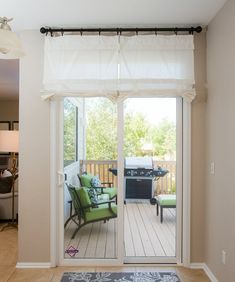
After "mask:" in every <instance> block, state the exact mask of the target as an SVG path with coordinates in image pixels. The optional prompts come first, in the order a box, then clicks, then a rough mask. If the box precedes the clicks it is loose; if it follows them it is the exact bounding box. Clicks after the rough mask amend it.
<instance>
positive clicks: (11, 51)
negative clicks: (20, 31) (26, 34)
mask: <svg viewBox="0 0 235 282" xmlns="http://www.w3.org/2000/svg"><path fill="white" fill-rule="evenodd" d="M12 20H13V19H12V18H11V19H8V18H6V17H3V18H1V17H0V24H1V25H0V59H19V58H20V57H22V56H23V55H24V52H23V50H22V47H21V43H20V40H19V38H18V36H17V35H16V34H15V33H14V32H13V31H11V27H10V26H9V24H8V22H10V21H12Z"/></svg>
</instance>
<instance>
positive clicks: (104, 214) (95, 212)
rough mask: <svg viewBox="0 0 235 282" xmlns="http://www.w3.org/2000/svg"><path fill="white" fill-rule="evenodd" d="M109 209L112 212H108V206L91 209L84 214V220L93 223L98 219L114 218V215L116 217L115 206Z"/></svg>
mask: <svg viewBox="0 0 235 282" xmlns="http://www.w3.org/2000/svg"><path fill="white" fill-rule="evenodd" d="M111 207H112V211H113V212H111V211H110V210H109V208H108V204H104V205H102V206H99V208H91V209H90V211H89V212H86V220H87V221H93V220H98V219H105V218H110V217H115V215H117V206H116V205H115V204H112V206H111Z"/></svg>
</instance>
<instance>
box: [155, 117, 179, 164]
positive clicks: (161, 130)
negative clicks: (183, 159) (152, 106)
mask: <svg viewBox="0 0 235 282" xmlns="http://www.w3.org/2000/svg"><path fill="white" fill-rule="evenodd" d="M152 141H153V148H154V150H153V151H154V152H153V154H154V156H157V157H158V158H159V159H164V158H165V157H168V159H171V160H175V159H176V126H175V124H174V123H173V122H172V121H169V120H167V119H163V120H162V121H161V122H160V123H159V124H158V126H154V127H153V128H152Z"/></svg>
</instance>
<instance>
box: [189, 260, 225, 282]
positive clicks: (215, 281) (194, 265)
mask: <svg viewBox="0 0 235 282" xmlns="http://www.w3.org/2000/svg"><path fill="white" fill-rule="evenodd" d="M190 268H192V269H203V270H204V271H205V273H206V275H207V276H208V278H209V279H210V280H211V281H212V282H219V280H218V279H217V278H216V277H215V275H214V274H213V272H212V271H211V270H210V268H209V267H208V266H207V264H206V263H191V264H190Z"/></svg>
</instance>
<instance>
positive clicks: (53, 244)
mask: <svg viewBox="0 0 235 282" xmlns="http://www.w3.org/2000/svg"><path fill="white" fill-rule="evenodd" d="M56 113H57V111H56V101H52V102H51V105H50V140H51V142H50V171H51V179H50V187H51V189H50V260H51V265H52V266H53V267H56V265H57V263H56V261H57V240H55V238H56V236H57V235H56V233H57V232H56V231H57V220H56V219H57V215H56V210H57V208H56V206H57V201H56V199H57V198H56V195H57V193H56V188H57V187H56V174H55V172H56V165H57V162H56V149H57V148H56V147H57V146H55V144H56V126H55V125H56Z"/></svg>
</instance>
